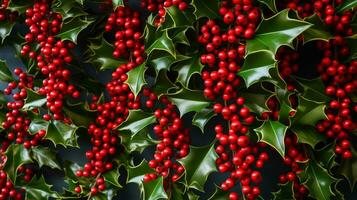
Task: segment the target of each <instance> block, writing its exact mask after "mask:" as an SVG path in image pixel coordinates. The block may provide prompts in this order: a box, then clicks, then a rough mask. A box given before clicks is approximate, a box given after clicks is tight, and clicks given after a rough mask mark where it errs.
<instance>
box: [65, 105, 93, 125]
mask: <svg viewBox="0 0 357 200" xmlns="http://www.w3.org/2000/svg"><path fill="white" fill-rule="evenodd" d="M86 106H88V105H86V104H83V103H81V104H75V105H65V106H63V107H62V109H63V112H64V113H65V114H66V116H67V117H69V118H70V119H71V120H72V122H73V123H74V124H75V125H77V126H83V127H88V126H89V124H90V123H91V122H93V121H94V120H95V117H96V113H97V112H95V111H91V110H89V109H88V108H86Z"/></svg>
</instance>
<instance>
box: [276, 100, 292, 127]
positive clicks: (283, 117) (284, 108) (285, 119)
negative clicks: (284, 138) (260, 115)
mask: <svg viewBox="0 0 357 200" xmlns="http://www.w3.org/2000/svg"><path fill="white" fill-rule="evenodd" d="M292 111H295V110H294V109H293V108H292V107H291V105H290V104H288V103H286V102H285V101H283V102H282V103H280V110H279V121H280V122H282V123H284V124H286V125H289V123H290V118H291V116H290V112H292Z"/></svg>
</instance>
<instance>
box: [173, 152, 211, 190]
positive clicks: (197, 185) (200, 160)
mask: <svg viewBox="0 0 357 200" xmlns="http://www.w3.org/2000/svg"><path fill="white" fill-rule="evenodd" d="M217 158H218V155H217V154H216V152H215V149H214V145H208V146H205V147H194V146H191V147H190V152H189V154H188V155H187V156H186V157H184V158H181V159H179V160H178V161H179V162H180V163H181V164H182V165H183V166H184V168H185V181H186V183H185V184H186V185H187V187H189V188H193V189H196V190H198V191H202V192H203V191H204V188H203V187H204V184H205V182H206V180H207V178H208V176H209V175H210V174H211V173H212V172H215V171H217V169H216V164H215V163H216V159H217Z"/></svg>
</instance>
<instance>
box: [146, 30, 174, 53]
mask: <svg viewBox="0 0 357 200" xmlns="http://www.w3.org/2000/svg"><path fill="white" fill-rule="evenodd" d="M159 31H161V30H159ZM161 32H162V33H161V36H160V37H157V38H156V40H155V41H154V42H153V43H152V44H151V45H150V46H149V47H148V48H147V49H146V50H145V51H146V53H147V54H148V55H150V54H151V53H152V52H153V51H155V50H159V51H165V52H167V53H169V54H171V55H172V56H173V57H175V58H176V51H175V45H174V43H173V42H172V40H171V38H169V36H168V33H167V30H165V31H161Z"/></svg>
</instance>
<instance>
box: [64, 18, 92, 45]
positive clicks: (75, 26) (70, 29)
mask: <svg viewBox="0 0 357 200" xmlns="http://www.w3.org/2000/svg"><path fill="white" fill-rule="evenodd" d="M92 22H93V21H92V20H88V19H85V20H83V19H81V18H80V17H75V18H73V19H72V20H70V21H67V22H64V23H63V25H62V30H61V33H59V34H57V37H60V38H61V39H62V40H69V41H72V42H74V43H77V38H78V35H79V33H80V32H82V31H83V30H84V29H86V28H87V27H88V26H89V25H90V24H91V23H92Z"/></svg>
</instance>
